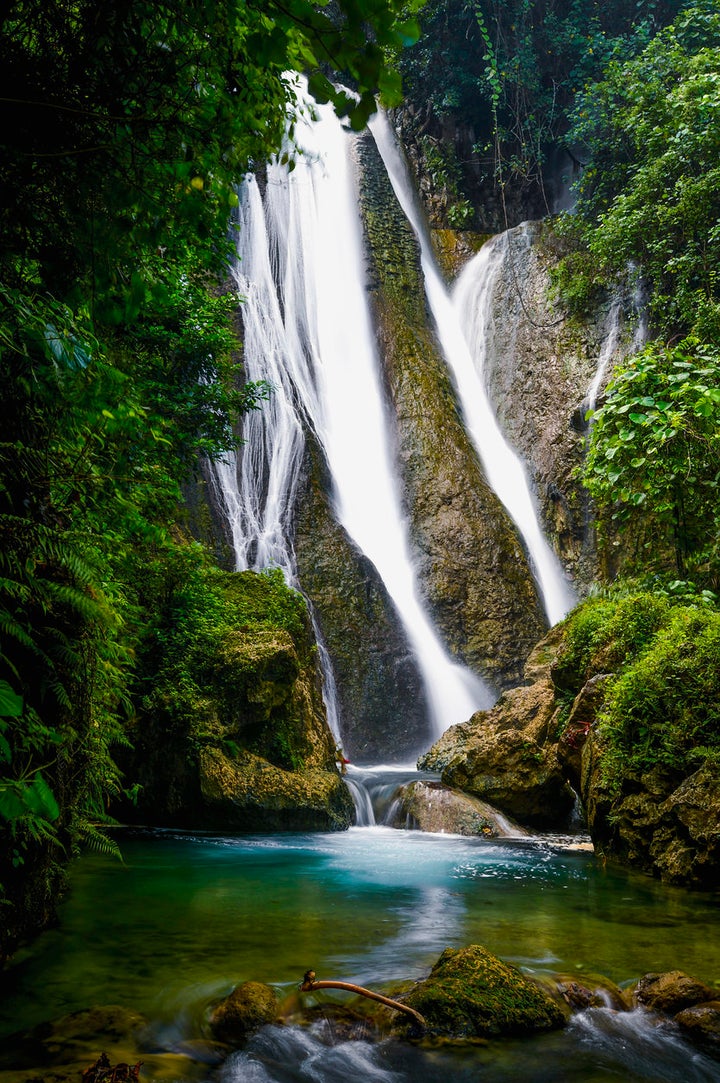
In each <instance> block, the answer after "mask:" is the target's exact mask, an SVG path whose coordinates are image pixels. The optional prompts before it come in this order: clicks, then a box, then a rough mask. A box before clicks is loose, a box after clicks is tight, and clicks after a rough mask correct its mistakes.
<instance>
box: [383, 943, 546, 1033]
mask: <svg viewBox="0 0 720 1083" xmlns="http://www.w3.org/2000/svg"><path fill="white" fill-rule="evenodd" d="M404 1000H405V1003H406V1004H408V1005H409V1006H410V1007H411V1008H414V1009H415V1010H416V1011H418V1012H420V1013H421V1015H423V1016H424V1018H425V1021H426V1023H427V1026H428V1028H429V1030H430V1031H432V1032H434V1033H436V1034H439V1035H444V1036H446V1037H449V1038H473V1037H485V1036H496V1035H511V1034H531V1033H533V1032H535V1031H543V1030H552V1029H555V1028H558V1027H562V1026H563V1025H564V1024H565V1015H564V1013H563V1011H562V1010H561V1008H560V1007H559V1006H558V1005H557V1004H556V1003H555V1001H554V1000H553V999H552V998H551V997H549V996H548V995H547V994H546V993H545V992H543V991H542V990H541V989H540V988H539V987H538V986H537V985H535V984H534V983H533V982H531V981H529V980H528V979H527V978H525V977H523V975H522V974H521V973H520V972H519V971H518V970H516V969H515V967H512V966H509V965H508V964H507V963H504V962H502V961H501V960H500V959H498V958H496V957H495V956H494V955H492V954H491V953H490V952H489V951H487V950H486V949H485V948H483V947H481V946H480V945H479V944H472V945H470V946H469V947H465V948H460V949H459V950H454V949H452V948H448V949H446V950H445V951H444V952H443V953H442V955H441V956H440V958H439V959H438V961H437V962H436V963H435V966H434V967H433V968H432V971H431V973H430V975H429V977H428V978H426V979H425V981H423V982H420V984H419V985H417V986H416V987H415V989H413V991H412V992H411V993H409V994H408V996H406V997H405V998H404Z"/></svg>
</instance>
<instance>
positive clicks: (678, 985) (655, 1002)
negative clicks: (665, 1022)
mask: <svg viewBox="0 0 720 1083" xmlns="http://www.w3.org/2000/svg"><path fill="white" fill-rule="evenodd" d="M716 996H717V994H716V992H715V991H714V990H713V989H711V988H710V986H709V985H706V984H705V982H702V981H698V980H697V978H692V977H690V975H689V974H685V973H684V971H682V970H669V971H665V972H664V973H661V974H645V975H644V977H642V978H640V980H639V982H638V983H637V985H636V986H635V988H634V989H633V1002H634V1003H635V1004H640V1005H642V1006H643V1007H644V1008H649V1009H650V1010H651V1011H654V1012H659V1013H661V1014H662V1015H676V1014H677V1013H678V1012H680V1011H682V1010H683V1009H684V1008H691V1007H694V1006H695V1005H697V1004H702V1003H704V1002H706V1001H710V1000H714V999H715V997H716Z"/></svg>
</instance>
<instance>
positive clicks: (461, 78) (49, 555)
mask: <svg viewBox="0 0 720 1083" xmlns="http://www.w3.org/2000/svg"><path fill="white" fill-rule="evenodd" d="M419 7H420V5H419V4H410V5H407V4H401V3H399V0H362V2H356V0H339V2H337V3H334V4H333V5H332V6H331V7H327V8H326V7H324V6H322V5H315V4H312V3H309V2H307V0H287V2H283V3H276V2H275V0H258V2H256V3H242V2H240V0H226V2H225V3H221V2H220V0H202V2H200V0H188V2H187V3H184V4H182V5H181V6H179V7H178V5H172V4H168V3H165V2H164V0H160V2H152V3H151V2H150V0H109V2H107V3H104V4H102V5H99V6H98V5H96V4H93V3H90V2H89V0H73V2H72V3H67V2H65V0H50V2H49V3H47V2H45V3H40V2H39V0H10V3H9V4H6V5H5V7H4V9H3V14H2V15H0V61H1V63H0V83H1V86H2V89H1V90H0V110H1V115H2V118H3V124H2V129H1V134H0V143H1V144H2V147H1V155H0V356H1V358H2V369H3V396H2V404H1V405H0V412H1V414H2V425H1V427H0V462H1V468H0V532H1V535H2V537H1V545H0V566H1V571H0V635H1V637H2V638H1V640H0V776H1V777H0V869H1V870H2V874H1V878H0V882H1V883H2V888H3V899H2V907H3V909H4V911H5V914H6V915H7V916H8V922H7V926H8V927H7V932H3V933H2V936H3V939H2V940H0V956H2V955H3V954H5V953H7V952H9V951H10V950H12V947H13V945H14V943H15V942H16V940H17V938H18V936H22V935H23V933H24V932H29V931H30V930H32V929H33V928H35V927H37V926H38V925H39V924H41V923H42V921H43V920H45V919H46V917H47V914H48V913H49V911H50V909H51V907H52V900H53V896H54V894H55V892H56V889H57V885H58V882H59V879H60V877H61V869H62V863H63V862H64V861H66V860H67V858H68V857H69V856H70V855H71V854H72V853H73V852H74V851H75V850H76V849H77V847H79V846H81V845H83V844H87V843H90V844H95V845H100V846H103V845H108V843H107V842H106V841H105V837H104V836H103V834H102V831H101V828H102V825H103V823H105V822H106V821H107V818H108V805H109V802H110V801H111V800H112V799H113V798H114V797H116V796H117V795H118V794H120V793H121V792H124V793H125V794H126V795H127V796H128V797H131V796H132V789H133V779H132V778H123V777H121V775H120V773H119V771H118V769H117V767H116V763H115V756H114V749H116V748H117V747H121V746H122V745H123V744H125V743H126V742H127V740H128V736H127V734H128V728H129V727H128V721H129V720H130V719H132V718H133V717H136V716H137V715H138V713H142V710H143V709H147V708H148V703H146V702H145V699H144V697H145V695H146V692H147V689H148V688H149V687H151V686H152V685H153V680H154V677H155V675H156V674H157V672H158V667H159V666H160V663H159V662H158V657H157V651H158V643H159V639H158V636H162V635H166V636H170V638H171V639H172V644H171V645H172V650H173V651H174V652H175V653H174V658H175V664H176V669H175V670H173V672H172V682H173V684H174V685H175V686H177V685H178V682H182V680H184V679H187V680H188V681H189V682H190V683H192V680H193V675H192V673H191V672H190V671H189V669H183V664H182V663H181V662H179V661H178V659H182V658H185V657H186V656H187V657H192V655H193V651H192V650H190V649H187V650H186V645H185V643H184V642H181V640H182V634H185V633H184V631H183V630H185V632H186V634H187V647H188V648H190V647H196V646H197V644H196V642H195V640H196V639H197V636H198V635H200V632H198V625H197V621H198V620H199V619H200V618H198V613H200V614H201V618H202V619H201V621H200V622H201V625H202V627H201V630H200V631H201V633H202V635H213V634H215V633H214V628H215V627H216V626H217V627H219V626H220V625H221V623H222V622H221V619H220V617H218V615H217V613H216V612H215V611H214V607H215V608H216V603H217V599H218V597H219V596H220V595H219V590H220V588H219V587H218V580H217V572H216V571H215V570H214V569H213V568H211V567H210V565H209V564H208V566H207V568H206V567H205V563H206V560H207V559H208V558H206V557H205V556H204V555H203V554H202V553H201V552H200V550H199V549H194V550H192V551H191V552H192V554H193V555H192V556H189V555H188V547H187V543H186V542H183V541H181V540H180V532H179V531H178V529H177V523H178V514H179V513H178V508H179V505H180V503H181V485H182V483H183V481H185V480H186V479H187V478H189V477H191V476H192V474H193V472H194V470H195V469H196V464H197V461H198V458H199V457H201V456H210V457H212V456H217V455H220V454H222V453H223V452H224V451H225V450H226V449H228V448H230V447H232V446H233V444H234V441H235V435H234V434H235V431H236V429H235V423H236V421H237V419H238V417H239V416H240V415H241V414H242V413H243V411H245V410H248V409H253V408H256V407H257V406H258V405H260V404H261V402H262V399H263V398H264V397H265V396H266V395H267V394H268V393H270V392H269V389H268V388H265V387H262V386H252V385H247V384H243V382H242V369H241V365H240V363H239V360H238V358H239V352H238V346H237V340H236V335H235V331H234V313H235V310H236V305H237V302H238V298H237V297H235V296H234V295H233V294H232V293H231V292H228V290H227V287H226V286H225V285H224V270H225V267H226V265H227V260H228V258H229V255H230V252H231V249H232V231H231V230H229V229H228V226H229V223H230V221H231V217H232V209H233V206H234V204H235V203H236V202H237V197H236V195H235V188H234V186H235V184H236V183H237V180H238V178H239V177H240V176H241V175H242V173H243V172H244V171H245V170H247V169H248V168H249V167H251V166H252V164H253V163H256V162H264V161H265V160H266V159H267V158H268V157H269V156H270V155H271V154H272V153H274V152H276V151H280V150H281V148H282V146H283V136H284V131H285V127H286V122H287V117H288V109H289V102H290V101H291V100H292V98H293V90H292V86H291V81H290V80H289V78H288V77H287V75H286V74H285V73H286V72H287V71H303V72H307V73H309V74H310V77H311V78H310V84H311V89H312V90H313V92H314V93H315V94H316V95H317V96H318V98H319V99H320V100H332V101H333V103H334V105H335V107H336V109H337V110H338V112H339V113H340V114H342V115H347V116H349V119H350V122H351V123H352V124H353V125H354V126H358V127H359V126H361V125H362V124H363V123H364V121H365V119H366V118H367V115H368V113H369V112H370V110H371V109H372V108H373V103H374V100H375V95H376V94H378V93H380V94H382V95H383V96H384V98H385V100H386V101H387V102H388V103H390V104H397V103H398V101H399V92H400V84H399V74H398V66H399V67H400V70H401V71H402V75H403V79H404V85H405V89H406V93H407V96H408V99H409V101H410V102H411V103H413V104H415V105H416V106H417V107H418V108H419V109H421V110H422V112H423V116H428V115H429V114H430V113H431V114H432V115H433V116H434V117H435V118H436V119H440V120H442V118H443V117H447V116H450V117H453V118H454V119H455V120H457V121H462V123H464V124H465V125H467V126H470V127H472V128H473V130H474V133H475V139H476V148H475V153H476V157H477V158H478V160H479V161H480V162H481V163H482V169H483V170H484V171H485V173H486V175H487V177H488V178H489V179H490V182H491V183H492V185H494V186H495V187H496V188H497V189H498V190H499V191H500V192H501V193H504V191H505V189H506V186H508V185H510V184H516V185H518V184H519V185H521V186H522V185H532V186H535V188H536V189H538V188H539V189H542V185H543V178H544V176H545V171H546V166H547V163H548V161H549V159H550V157H551V155H552V153H553V150H554V149H557V148H558V147H559V146H561V145H562V146H564V147H566V148H567V149H568V150H569V151H570V152H571V154H572V155H573V157H574V158H575V159H577V160H578V161H580V162H582V165H583V167H584V171H583V179H582V184H581V187H580V191H579V196H578V205H577V209H576V213H575V214H574V215H573V216H572V217H571V218H568V220H567V221H566V223H565V224H564V226H563V227H562V228H563V232H564V234H565V239H564V243H565V245H566V248H567V256H566V258H565V261H564V263H563V266H562V269H561V273H560V275H559V278H558V287H557V288H558V291H559V295H560V297H561V298H562V299H563V303H564V304H566V305H567V306H569V307H570V308H571V309H572V310H573V311H575V312H577V313H578V314H582V312H583V311H585V310H586V309H587V308H588V306H589V305H591V304H592V303H593V301H594V300H595V299H597V297H598V296H599V295H601V294H602V292H603V291H606V290H607V289H609V288H611V286H612V283H613V282H614V281H615V280H616V279H617V278H618V277H623V276H626V275H627V273H628V270H627V269H628V267H629V266H631V267H632V268H634V271H633V273H634V274H636V275H638V276H640V277H641V278H642V280H643V282H644V283H645V285H646V288H647V290H648V294H649V298H650V313H651V317H652V321H653V341H652V343H651V344H650V345H649V346H648V347H647V349H646V350H644V351H643V353H642V354H641V355H640V356H639V357H638V358H637V359H635V360H634V361H633V362H632V363H631V364H630V365H629V367H627V368H626V369H625V370H624V371H623V372H619V373H618V374H617V375H616V377H615V379H614V381H613V383H612V385H611V388H610V391H609V393H608V396H607V399H606V401H605V403H604V404H603V405H602V407H601V409H600V410H599V411H598V412H597V415H596V418H595V424H594V427H593V433H592V442H591V448H590V454H589V457H588V465H587V485H588V487H589V489H590V492H591V493H592V495H593V497H594V498H595V500H596V502H597V505H598V507H599V508H600V510H601V511H602V512H603V513H604V514H606V517H607V518H608V519H610V518H611V517H613V516H614V517H615V520H614V521H615V525H616V526H615V528H616V529H619V530H621V531H622V530H625V531H626V532H627V534H628V537H629V541H628V550H629V551H633V552H634V553H635V564H634V566H631V567H629V570H630V571H632V573H633V574H635V575H641V576H644V577H645V579H644V581H643V585H644V588H645V589H646V590H649V591H650V593H652V592H653V591H655V590H656V589H660V590H661V591H662V592H663V596H665V597H670V599H671V601H672V600H673V599H674V597H675V596H677V595H679V596H681V600H682V601H683V602H684V603H685V604H687V603H688V601H689V603H690V606H691V607H694V608H697V607H701V606H706V607H708V609H707V612H708V614H711V611H712V605H713V599H714V596H715V593H716V592H717V589H718V549H717V544H718V543H717V535H718V527H719V526H720V511H719V510H718V499H717V489H718V485H719V484H720V459H719V457H718V432H719V429H718V420H720V419H719V417H718V410H720V381H719V379H718V377H719V375H720V343H719V342H718V333H719V332H720V310H719V308H718V301H719V298H718V289H719V288H720V287H719V285H718V266H719V262H720V224H719V221H720V183H719V180H720V177H719V175H718V169H719V168H720V166H719V165H718V162H719V161H720V155H719V153H718V152H719V151H720V145H719V144H720V64H719V62H718V55H720V50H718V45H720V13H718V11H717V7H716V4H715V3H712V2H710V0H703V2H701V3H699V4H693V5H687V4H683V3H681V2H680V0H639V2H638V3H636V4H634V5H627V4H625V3H622V2H620V0H617V2H612V0H611V2H607V3H604V4H599V3H596V2H595V0H510V2H507V3H499V2H496V0H472V2H468V3H466V2H461V0H428V3H427V4H426V5H425V6H424V8H423V9H422V10H421V11H418V10H417V8H419ZM416 19H418V20H419V21H420V24H421V25H420V28H419V27H418V24H417V22H416ZM419 29H421V30H422V35H421V37H420V40H419V41H418V43H417V44H415V45H414V46H413V48H412V49H408V50H406V51H405V53H404V55H403V56H402V58H401V59H400V60H398V56H399V52H400V50H401V49H402V47H403V46H404V45H407V44H409V43H411V42H413V41H414V40H415V39H416V38H417V36H418V32H419ZM331 71H338V72H340V73H342V75H343V78H344V79H345V81H346V82H348V83H350V84H352V85H354V86H355V87H357V89H358V91H359V93H360V97H359V99H358V100H355V99H352V98H349V97H347V96H346V95H344V94H342V93H339V92H336V91H335V90H334V89H333V87H332V85H331V84H330V83H329V81H328V74H329V73H330V72H331ZM435 146H436V153H437V168H438V170H439V171H440V172H441V173H443V174H444V176H445V177H446V178H449V179H450V180H453V182H454V183H455V184H456V191H457V199H456V201H455V207H456V211H455V216H454V221H452V222H451V223H450V224H452V225H457V226H465V225H468V224H470V223H471V220H472V215H473V210H472V206H471V205H470V202H469V200H468V199H467V197H466V196H465V194H464V192H463V187H462V185H463V179H462V178H463V172H462V163H458V162H457V161H456V160H454V159H453V158H452V157H451V156H450V157H448V156H447V155H446V152H445V150H444V149H443V148H442V145H441V144H440V143H437V144H435ZM288 153H290V154H292V150H290V151H289V152H288ZM668 552H670V553H671V554H672V557H673V560H674V562H675V566H674V567H672V568H671V567H669V565H668V557H667V553H668ZM188 569H190V572H191V574H190V572H189V570H188ZM668 573H671V574H668ZM275 588H276V591H277V594H276V605H275V607H276V609H277V612H278V613H279V614H280V617H278V619H280V620H282V619H283V618H282V614H287V613H292V612H293V611H294V609H293V602H292V600H289V599H288V597H287V595H286V593H285V588H284V587H282V585H281V584H275ZM703 592H704V593H703ZM208 598H210V599H211V600H212V604H211V605H210V610H213V612H209V611H208V605H209V603H208V601H207V599H208ZM670 608H672V605H671V606H670ZM188 613H190V614H193V617H192V620H190V619H185V616H186V615H187V614H188ZM606 615H607V614H606ZM663 619H664V618H663ZM697 619H698V621H700V622H701V623H702V622H703V621H710V620H711V616H708V615H707V614H704V615H702V617H700V616H698V618H697ZM712 619H715V618H714V612H713V613H712ZM213 622H214V624H213ZM211 626H212V627H211ZM661 626H662V628H665V627H667V636H668V638H667V642H668V643H670V642H671V641H672V637H673V636H675V637H679V636H680V634H681V633H680V631H678V630H677V629H676V628H675V625H674V624H673V622H672V620H671V619H670V618H669V617H668V618H667V621H666V622H665V623H664V624H663V623H662V622H660V624H659V625H658V628H660V627H661ZM704 627H705V625H704V624H703V628H702V629H701V628H700V626H699V625H698V630H697V635H701V634H702V635H703V636H705V632H704V631H703V629H704ZM168 629H171V630H172V631H171V632H168V631H167V630H168ZM693 634H695V632H693ZM178 637H179V638H178ZM705 638H706V639H707V641H708V644H709V646H708V649H707V651H706V652H705V653H701V657H700V659H699V661H698V665H702V666H704V667H707V666H709V665H710V664H711V662H712V659H713V658H714V657H715V655H713V654H712V650H713V649H714V648H713V647H712V643H711V640H712V637H711V636H710V635H709V633H708V635H707V636H705ZM713 642H714V641H713ZM578 649H579V648H578ZM647 664H648V665H650V664H651V663H650V662H647ZM187 665H188V667H189V666H190V663H189V662H188V663H187ZM154 667H155V668H154ZM715 668H716V670H717V668H718V667H715ZM672 679H675V678H674V677H673V678H672ZM623 694H624V693H623V690H622V688H620V689H619V690H618V692H617V703H618V704H620V703H621V697H622V695H623ZM704 694H705V693H703V695H704ZM155 695H156V696H157V688H155ZM618 710H620V708H619V707H618ZM700 728H701V730H702V733H701V736H702V742H703V744H705V745H709V744H712V743H713V742H714V741H716V740H717V738H716V737H715V736H714V732H709V731H708V727H707V726H705V725H703V726H702V727H700ZM698 732H700V731H698ZM699 739H700V738H698V740H699ZM5 925H6V922H5V921H2V922H0V928H2V929H4V928H5Z"/></svg>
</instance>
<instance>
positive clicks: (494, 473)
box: [370, 113, 576, 625]
mask: <svg viewBox="0 0 720 1083" xmlns="http://www.w3.org/2000/svg"><path fill="white" fill-rule="evenodd" d="M370 128H371V131H372V133H373V136H374V137H375V141H376V143H377V146H378V150H379V151H380V154H381V156H382V158H383V161H384V163H385V168H386V169H387V172H388V175H389V177H390V180H391V182H392V185H393V189H394V191H395V194H396V195H397V198H398V201H399V203H400V205H401V206H402V208H403V211H404V212H405V214H406V216H407V218H408V221H409V222H410V225H411V226H412V227H413V229H414V231H415V233H416V235H417V238H418V241H419V243H420V248H421V258H422V268H423V273H424V276H425V289H426V294H427V298H428V303H429V306H430V310H431V312H432V314H433V318H434V320H435V325H436V330H437V335H438V339H439V341H440V345H441V347H442V350H443V353H444V356H445V359H446V362H447V364H448V367H449V369H450V371H451V372H452V374H453V376H454V379H455V384H456V388H457V393H458V397H459V400H460V404H461V407H462V411H463V415H464V421H465V427H466V429H467V432H468V434H469V436H470V438H471V439H472V441H473V443H474V446H475V449H476V451H477V453H478V456H479V458H480V461H481V463H482V465H483V469H484V471H485V475H486V477H487V479H488V481H489V483H490V485H491V486H492V488H493V489H494V490H495V493H496V495H497V496H498V498H499V500H500V501H501V502H502V503H503V505H504V506H505V508H506V509H507V511H508V514H509V515H510V517H511V518H512V520H513V522H514V523H515V525H516V527H517V529H518V531H519V533H520V536H521V537H522V539H523V541H524V543H525V548H526V551H527V553H528V556H529V560H530V564H531V568H532V571H533V573H534V575H535V578H536V581H537V584H538V588H539V590H540V594H541V597H542V600H543V604H544V607H545V612H546V615H547V618H548V621H549V622H550V624H551V625H553V624H555V623H557V621H559V620H561V619H562V618H563V617H564V616H565V615H566V614H567V613H568V612H569V610H570V609H571V608H572V606H573V605H574V604H575V600H576V599H575V596H574V594H573V592H572V590H571V589H570V586H569V584H568V583H567V580H566V578H565V575H564V573H563V570H562V568H561V565H560V561H559V560H558V559H557V557H556V555H555V554H554V552H553V551H552V549H551V548H550V546H549V545H548V543H547V540H546V539H545V537H544V535H543V532H542V530H541V528H540V523H539V519H538V514H537V510H536V508H535V503H534V500H533V498H532V494H531V491H530V486H529V482H528V478H527V475H526V473H525V469H524V467H523V465H522V463H521V462H520V459H519V458H518V457H517V455H516V454H515V452H514V451H513V450H512V449H511V448H510V446H509V445H508V443H507V441H506V440H505V438H504V436H503V434H502V432H501V430H500V427H499V425H498V422H497V419H496V417H495V414H494V411H493V409H492V407H491V405H490V401H489V398H488V394H487V390H486V384H485V379H484V375H483V373H484V368H485V359H486V351H487V349H488V342H489V340H490V334H491V321H492V317H491V305H492V299H493V287H494V283H495V281H496V278H497V275H498V272H499V269H500V266H501V263H502V260H503V257H504V252H505V247H506V243H507V242H506V238H505V237H504V236H501V237H500V238H497V239H495V240H494V241H492V242H489V243H488V244H486V245H484V246H483V248H482V250H481V251H480V252H479V253H478V255H477V256H476V257H475V258H474V259H473V260H472V261H471V262H470V263H469V264H468V266H467V267H466V268H465V270H464V271H463V273H462V274H461V276H460V280H459V281H458V284H457V289H456V292H455V297H454V300H452V299H451V298H450V295H449V293H448V291H447V289H446V287H445V284H444V282H443V281H442V278H441V276H440V273H439V271H438V269H437V266H436V264H435V259H434V256H433V253H432V247H431V244H430V239H429V237H428V234H427V230H426V229H425V225H424V222H423V218H422V215H421V213H420V211H419V209H418V207H417V205H416V202H415V198H414V192H413V189H412V186H411V183H410V180H409V177H408V174H407V169H406V167H405V163H404V161H403V159H402V157H401V155H400V152H399V150H398V147H397V144H396V141H395V137H394V134H393V132H392V129H391V127H390V124H389V121H388V119H387V117H386V116H385V115H384V114H383V113H378V114H377V115H376V116H375V117H374V118H373V119H372V120H371V122H370ZM464 328H465V329H466V330H464Z"/></svg>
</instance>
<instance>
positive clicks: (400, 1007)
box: [300, 970, 427, 1030]
mask: <svg viewBox="0 0 720 1083" xmlns="http://www.w3.org/2000/svg"><path fill="white" fill-rule="evenodd" d="M316 989H347V991H348V992H349V993H358V994H359V995H360V996H362V997H367V998H368V1000H377V1001H379V1002H380V1004H386V1005H387V1006H388V1008H394V1009H395V1011H398V1012H404V1013H405V1015H409V1016H410V1017H411V1019H414V1020H415V1022H416V1023H418V1024H419V1025H420V1026H421V1027H422V1028H423V1030H427V1023H426V1022H425V1020H424V1018H423V1017H422V1015H421V1014H420V1012H416V1011H415V1009H414V1008H411V1007H410V1006H409V1005H407V1004H401V1003H400V1001H399V1000H391V999H390V997H384V996H382V995H381V994H380V993H373V992H372V990H371V989H365V988H363V986H362V985H353V984H352V982H349V981H315V971H314V970H306V971H305V974H304V975H303V980H302V985H301V986H300V992H301V993H314V992H315V990H316Z"/></svg>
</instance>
